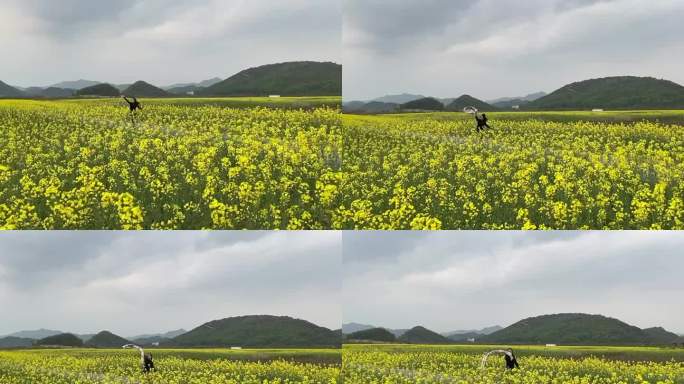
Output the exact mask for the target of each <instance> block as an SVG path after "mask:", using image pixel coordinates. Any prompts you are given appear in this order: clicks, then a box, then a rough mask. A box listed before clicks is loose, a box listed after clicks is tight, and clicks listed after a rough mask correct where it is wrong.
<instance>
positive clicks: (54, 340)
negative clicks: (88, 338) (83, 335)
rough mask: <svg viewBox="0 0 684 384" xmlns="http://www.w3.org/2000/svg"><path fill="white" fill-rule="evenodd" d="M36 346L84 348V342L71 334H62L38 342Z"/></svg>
mask: <svg viewBox="0 0 684 384" xmlns="http://www.w3.org/2000/svg"><path fill="white" fill-rule="evenodd" d="M36 345H42V346H59V347H82V346H83V340H81V339H80V338H79V337H78V336H76V335H74V334H71V333H60V334H59V335H54V336H48V337H46V338H44V339H40V340H38V341H36Z"/></svg>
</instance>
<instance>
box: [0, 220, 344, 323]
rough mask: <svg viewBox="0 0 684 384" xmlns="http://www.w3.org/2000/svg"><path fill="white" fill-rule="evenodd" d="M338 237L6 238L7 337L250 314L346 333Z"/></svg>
mask: <svg viewBox="0 0 684 384" xmlns="http://www.w3.org/2000/svg"><path fill="white" fill-rule="evenodd" d="M340 241H341V235H340V234H339V233H335V232H259V231H250V232H239V231H228V232H182V231H180V232H174V231H161V232H144V231H137V232H131V233H128V232H126V233H124V232H113V231H104V232H87V231H73V232H60V231H47V232H44V231H41V232H13V233H2V234H0V308H2V321H1V322H0V335H3V334H8V333H13V332H16V331H19V330H27V329H38V328H49V329H57V330H61V331H68V332H77V333H90V332H97V331H100V330H105V329H106V330H110V331H112V332H114V333H117V334H119V335H123V336H132V335H136V334H141V333H155V332H166V331H169V330H172V329H178V328H185V329H188V330H189V329H192V328H194V327H196V326H199V325H201V324H202V323H204V322H207V321H210V320H215V319H221V318H225V317H231V316H239V315H250V314H271V315H288V316H292V317H297V318H302V319H305V320H308V321H311V322H314V323H316V324H318V325H322V326H326V327H329V328H332V329H337V328H339V327H340V324H341V323H340V319H341V316H342V315H341V306H340V294H341V292H340V289H341V276H340V272H339V271H340V268H341V262H342V259H341V243H340Z"/></svg>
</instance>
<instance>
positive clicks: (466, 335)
mask: <svg viewBox="0 0 684 384" xmlns="http://www.w3.org/2000/svg"><path fill="white" fill-rule="evenodd" d="M501 329H503V327H500V326H498V325H495V326H492V327H485V328H482V329H468V330H458V331H451V332H444V333H442V336H444V337H446V338H448V339H450V340H454V341H466V340H468V339H479V338H480V337H481V336H483V335H489V334H491V333H494V332H496V331H498V330H501Z"/></svg>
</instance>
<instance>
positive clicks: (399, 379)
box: [343, 346, 684, 384]
mask: <svg viewBox="0 0 684 384" xmlns="http://www.w3.org/2000/svg"><path fill="white" fill-rule="evenodd" d="M570 352H572V351H570ZM593 352H594V353H600V350H594V351H593ZM613 352H615V351H613ZM625 353H626V354H629V353H635V351H626V352H625ZM481 358H482V355H481V354H478V353H473V351H470V350H469V348H460V347H435V348H429V347H427V346H426V347H420V348H412V347H407V348H406V349H403V350H402V348H401V347H396V346H393V347H388V348H383V347H367V348H366V347H359V346H354V347H350V348H345V350H344V352H343V377H344V382H345V384H410V383H422V384H437V383H440V384H441V383H454V384H504V383H510V384H513V383H516V384H677V383H684V363H682V362H681V360H680V361H675V360H669V361H662V362H653V361H635V360H611V359H606V358H601V357H596V356H591V355H586V356H584V355H581V354H577V353H568V355H567V356H565V357H552V356H543V353H540V354H535V353H530V352H528V353H526V354H525V355H524V356H520V355H519V356H518V361H519V362H520V368H519V369H514V370H507V369H506V368H505V367H504V363H503V359H502V358H501V357H491V358H490V359H489V360H488V361H487V364H486V365H485V366H484V367H482V365H481Z"/></svg>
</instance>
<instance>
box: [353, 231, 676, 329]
mask: <svg viewBox="0 0 684 384" xmlns="http://www.w3.org/2000/svg"><path fill="white" fill-rule="evenodd" d="M342 241H343V259H344V280H343V281H344V283H343V294H342V297H343V301H342V302H343V319H344V322H357V323H363V324H370V325H375V326H383V327H387V328H395V329H401V328H410V327H413V326H416V325H423V326H426V327H428V328H430V329H433V330H435V331H442V332H446V331H453V330H462V329H480V328H483V327H487V326H492V325H501V326H508V325H511V324H512V323H514V322H516V321H518V320H522V319H523V318H526V317H530V316H537V315H543V314H552V313H565V312H581V313H592V314H602V315H606V316H610V317H615V318H618V319H620V320H622V321H625V322H627V323H629V324H632V325H636V326H638V327H642V328H645V327H652V326H663V327H665V328H666V329H668V330H670V331H672V332H678V333H684V306H682V305H681V303H682V292H684V279H683V278H682V271H684V258H682V257H681V253H682V249H684V234H682V233H678V232H647V231H644V232H569V231H557V232H499V231H456V232H444V231H443V232H438V233H421V232H406V231H398V232H345V233H344V234H343V240H342Z"/></svg>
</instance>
